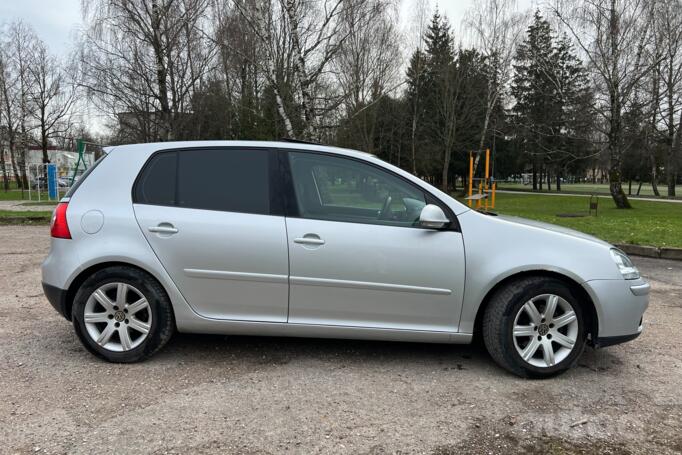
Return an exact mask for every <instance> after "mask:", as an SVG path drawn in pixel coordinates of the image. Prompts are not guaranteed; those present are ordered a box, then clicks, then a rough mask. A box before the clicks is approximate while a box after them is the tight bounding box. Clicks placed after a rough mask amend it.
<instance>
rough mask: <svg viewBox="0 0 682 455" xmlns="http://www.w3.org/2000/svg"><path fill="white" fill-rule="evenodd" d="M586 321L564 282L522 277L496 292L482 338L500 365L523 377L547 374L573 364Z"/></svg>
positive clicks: (583, 345)
mask: <svg viewBox="0 0 682 455" xmlns="http://www.w3.org/2000/svg"><path fill="white" fill-rule="evenodd" d="M585 324H586V321H585V318H584V315H583V311H582V308H581V306H580V303H579V300H578V298H577V297H576V296H575V295H574V293H573V292H572V291H571V289H570V287H568V286H567V285H566V284H565V283H564V282H563V281H560V280H557V279H554V278H544V277H533V278H524V279H521V280H518V281H515V282H512V283H509V284H507V285H506V286H504V287H503V288H501V289H500V290H498V291H497V292H496V293H495V295H493V297H492V299H491V301H490V304H489V305H488V307H487V308H486V312H485V314H484V318H483V338H484V342H485V345H486V348H487V349H488V352H490V355H491V356H492V357H493V359H494V360H495V361H496V362H497V363H498V364H500V366H502V367H503V368H505V369H507V370H509V371H511V372H512V373H514V374H516V375H519V376H523V377H549V376H553V375H556V374H558V373H561V372H563V371H565V370H567V369H568V368H570V367H571V366H573V365H574V364H575V362H576V361H577V359H578V357H579V356H580V354H581V353H582V351H583V349H584V347H585V341H586V339H587V332H586V327H585Z"/></svg>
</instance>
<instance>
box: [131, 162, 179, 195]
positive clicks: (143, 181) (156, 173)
mask: <svg viewBox="0 0 682 455" xmlns="http://www.w3.org/2000/svg"><path fill="white" fill-rule="evenodd" d="M176 167H177V153H176V152H164V153H159V154H157V155H154V156H153V157H152V159H151V160H150V161H149V163H148V164H147V165H146V166H145V168H144V170H143V171H142V175H141V176H140V179H139V180H138V182H137V186H136V187H135V202H141V203H144V204H153V205H175V179H176Z"/></svg>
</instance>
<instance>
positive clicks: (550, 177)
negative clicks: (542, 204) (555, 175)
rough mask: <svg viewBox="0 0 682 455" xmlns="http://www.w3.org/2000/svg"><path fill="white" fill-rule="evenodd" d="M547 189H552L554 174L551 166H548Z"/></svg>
mask: <svg viewBox="0 0 682 455" xmlns="http://www.w3.org/2000/svg"><path fill="white" fill-rule="evenodd" d="M547 191H552V174H550V172H549V168H547Z"/></svg>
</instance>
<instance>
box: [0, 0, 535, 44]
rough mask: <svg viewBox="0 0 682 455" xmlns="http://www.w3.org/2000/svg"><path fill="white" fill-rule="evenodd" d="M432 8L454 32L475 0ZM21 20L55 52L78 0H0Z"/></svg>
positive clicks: (523, 0) (526, 3) (5, 17)
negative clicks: (450, 25)
mask: <svg viewBox="0 0 682 455" xmlns="http://www.w3.org/2000/svg"><path fill="white" fill-rule="evenodd" d="M415 1H416V0H402V3H401V10H400V20H401V23H402V26H403V27H405V28H408V27H409V25H410V23H411V17H412V15H413V14H414V8H415ZM517 1H518V6H519V9H526V8H528V7H530V6H533V5H536V4H537V3H538V2H539V0H517ZM430 2H431V9H432V11H433V10H434V9H435V8H436V6H437V7H438V9H439V10H440V11H441V12H443V13H444V14H445V15H447V16H448V18H449V19H450V23H451V24H452V25H453V28H454V30H455V33H456V34H457V33H458V30H459V24H460V22H461V20H462V18H463V17H464V15H465V14H466V11H467V10H468V9H470V8H471V7H472V6H473V5H474V3H475V2H476V0H430ZM16 19H22V20H23V21H25V22H26V23H28V24H30V25H31V26H32V27H33V28H34V29H35V31H36V33H38V36H40V38H42V39H43V41H45V42H46V43H47V45H48V46H49V48H50V50H51V51H52V52H54V53H56V54H59V55H62V56H64V55H66V54H68V52H69V51H70V50H71V49H72V45H73V40H74V36H75V34H76V32H77V30H78V28H79V27H80V26H81V25H82V22H81V0H0V25H1V24H4V23H7V22H11V21H14V20H16ZM459 39H460V38H459V37H457V41H459Z"/></svg>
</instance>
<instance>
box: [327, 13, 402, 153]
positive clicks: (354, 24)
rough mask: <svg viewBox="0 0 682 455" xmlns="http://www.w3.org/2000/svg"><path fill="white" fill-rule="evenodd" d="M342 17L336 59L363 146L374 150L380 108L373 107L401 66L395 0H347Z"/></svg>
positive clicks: (345, 99) (348, 109) (390, 86)
mask: <svg viewBox="0 0 682 455" xmlns="http://www.w3.org/2000/svg"><path fill="white" fill-rule="evenodd" d="M347 1H348V3H347V5H346V8H345V10H344V13H343V15H342V16H341V18H340V21H341V27H342V30H343V33H344V34H346V35H347V38H346V41H345V43H344V45H343V46H342V47H341V49H340V50H339V52H338V53H337V56H336V58H335V59H334V61H333V70H334V72H335V79H337V80H338V82H339V85H340V88H341V92H342V94H343V102H344V105H345V110H346V114H347V115H348V116H349V117H350V119H351V120H352V121H354V120H357V121H356V122H354V125H357V127H356V128H354V132H355V133H357V134H358V135H359V136H360V138H361V144H362V148H363V150H365V151H367V152H370V153H374V152H373V148H374V140H373V139H374V132H375V127H376V115H377V110H376V109H371V107H372V106H373V105H374V104H376V103H378V102H379V101H380V100H381V98H382V97H383V96H384V95H385V94H386V93H389V92H391V91H393V90H394V89H395V87H396V86H398V85H400V84H401V83H400V82H398V72H399V69H400V63H401V59H400V49H399V47H398V42H399V40H398V32H397V30H396V26H395V24H396V22H397V20H396V17H395V15H396V13H397V11H396V4H395V1H394V0H369V1H368V0H347Z"/></svg>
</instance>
